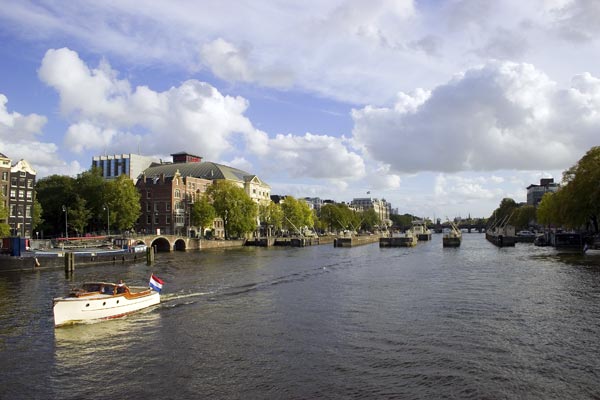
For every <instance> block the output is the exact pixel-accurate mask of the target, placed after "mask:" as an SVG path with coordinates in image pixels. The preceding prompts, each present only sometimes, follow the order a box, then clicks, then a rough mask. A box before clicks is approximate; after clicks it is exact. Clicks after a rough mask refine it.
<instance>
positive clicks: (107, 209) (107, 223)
mask: <svg viewBox="0 0 600 400" xmlns="http://www.w3.org/2000/svg"><path fill="white" fill-rule="evenodd" d="M102 210H104V211H106V230H107V231H108V236H110V209H109V208H108V204H105V205H103V206H102Z"/></svg>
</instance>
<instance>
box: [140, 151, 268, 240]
mask: <svg viewBox="0 0 600 400" xmlns="http://www.w3.org/2000/svg"><path fill="white" fill-rule="evenodd" d="M171 156H172V157H173V162H172V163H161V164H152V165H151V166H150V167H148V168H147V169H145V170H144V172H143V173H142V174H141V175H140V177H139V179H138V181H137V183H136V187H137V189H138V191H139V193H140V198H141V209H142V215H141V216H140V218H139V220H138V223H137V225H136V230H137V231H138V232H147V233H150V232H155V233H156V232H157V230H160V233H163V234H181V235H188V234H194V233H196V232H197V229H196V227H194V226H192V225H191V221H190V215H191V212H190V211H191V207H192V205H193V203H194V202H195V201H196V199H197V198H198V197H199V196H201V195H202V194H203V193H204V192H205V191H206V189H207V188H208V186H209V185H211V184H212V183H213V182H214V181H217V180H223V179H224V180H227V181H230V182H233V183H234V184H236V185H238V186H239V187H241V188H243V189H244V191H245V192H246V194H248V196H250V198H251V199H253V200H254V201H255V202H256V203H259V204H268V202H270V194H271V188H270V186H269V185H267V184H265V183H264V182H262V181H261V180H260V179H259V178H258V177H257V176H256V175H252V174H249V173H247V172H245V171H242V170H239V169H237V168H232V167H228V166H226V165H221V164H217V163H213V162H203V161H202V158H201V157H199V156H195V155H192V154H188V153H185V152H181V153H175V154H172V155H171ZM211 230H212V232H213V236H215V237H224V229H223V221H222V220H221V218H216V219H215V221H214V223H213V227H212V229H211Z"/></svg>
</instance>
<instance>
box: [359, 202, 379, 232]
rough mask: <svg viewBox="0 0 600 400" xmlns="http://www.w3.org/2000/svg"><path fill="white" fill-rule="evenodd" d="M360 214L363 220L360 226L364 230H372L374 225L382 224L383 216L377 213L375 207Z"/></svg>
mask: <svg viewBox="0 0 600 400" xmlns="http://www.w3.org/2000/svg"><path fill="white" fill-rule="evenodd" d="M360 216H361V221H362V222H361V223H360V226H361V228H362V229H364V230H367V231H371V230H373V228H374V227H376V226H378V225H379V224H381V218H379V215H377V213H376V212H375V209H374V208H369V209H367V210H365V211H363V212H362V213H361V214H360Z"/></svg>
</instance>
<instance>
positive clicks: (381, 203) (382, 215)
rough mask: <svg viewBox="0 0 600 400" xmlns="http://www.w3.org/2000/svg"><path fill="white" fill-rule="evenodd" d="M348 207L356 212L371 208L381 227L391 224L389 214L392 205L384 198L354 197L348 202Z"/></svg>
mask: <svg viewBox="0 0 600 400" xmlns="http://www.w3.org/2000/svg"><path fill="white" fill-rule="evenodd" d="M350 208H351V209H353V210H354V211H357V212H362V211H366V210H369V209H373V210H375V213H376V214H377V216H378V217H379V220H380V221H381V227H384V226H390V225H391V222H392V221H391V220H390V214H391V211H392V205H391V204H390V203H388V202H387V201H386V200H385V199H381V200H379V199H375V198H372V197H362V198H355V199H352V202H350Z"/></svg>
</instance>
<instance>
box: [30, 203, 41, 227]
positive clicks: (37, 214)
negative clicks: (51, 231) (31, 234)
mask: <svg viewBox="0 0 600 400" xmlns="http://www.w3.org/2000/svg"><path fill="white" fill-rule="evenodd" d="M43 213H44V210H43V209H42V205H41V204H40V202H39V201H38V199H37V197H36V198H35V199H33V208H32V215H31V230H32V231H33V230H34V229H36V228H37V227H39V226H41V225H42V224H43V223H44V218H43V217H42V214H43Z"/></svg>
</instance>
